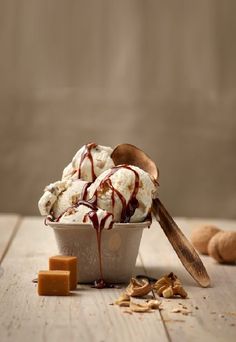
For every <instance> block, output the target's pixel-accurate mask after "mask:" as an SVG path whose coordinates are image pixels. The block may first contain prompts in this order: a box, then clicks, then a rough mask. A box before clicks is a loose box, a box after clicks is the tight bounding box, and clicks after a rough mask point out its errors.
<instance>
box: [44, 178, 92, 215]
mask: <svg viewBox="0 0 236 342" xmlns="http://www.w3.org/2000/svg"><path fill="white" fill-rule="evenodd" d="M88 185H89V183H88V182H86V181H82V180H81V179H75V180H72V179H69V180H66V181H57V182H55V183H52V184H49V185H48V186H47V187H46V188H45V190H44V194H43V196H42V197H41V198H40V200H39V203H38V207H39V211H40V213H41V215H43V216H44V215H52V216H53V219H57V218H58V217H59V216H60V215H62V214H63V213H64V212H65V211H66V210H67V209H68V208H70V207H71V206H73V205H74V204H76V203H77V202H78V201H79V200H81V199H83V197H84V195H85V194H86V188H87V186H88Z"/></svg>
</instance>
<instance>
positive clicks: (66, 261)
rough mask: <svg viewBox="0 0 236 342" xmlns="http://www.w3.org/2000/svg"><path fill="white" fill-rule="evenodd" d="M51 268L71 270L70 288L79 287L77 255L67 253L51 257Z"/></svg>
mask: <svg viewBox="0 0 236 342" xmlns="http://www.w3.org/2000/svg"><path fill="white" fill-rule="evenodd" d="M49 270H63V271H70V290H75V289H76V287H77V282H78V277H77V257H75V256H67V255H55V256H52V257H50V258H49Z"/></svg>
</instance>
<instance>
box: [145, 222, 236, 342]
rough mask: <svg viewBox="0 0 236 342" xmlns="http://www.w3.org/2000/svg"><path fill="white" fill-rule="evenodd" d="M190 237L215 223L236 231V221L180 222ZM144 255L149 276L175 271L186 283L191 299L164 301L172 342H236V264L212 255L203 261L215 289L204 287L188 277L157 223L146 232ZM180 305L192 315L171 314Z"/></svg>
mask: <svg viewBox="0 0 236 342" xmlns="http://www.w3.org/2000/svg"><path fill="white" fill-rule="evenodd" d="M177 222H178V224H179V226H180V227H181V229H182V230H183V231H184V233H185V234H186V236H187V237H189V235H190V232H191V230H192V228H193V227H194V226H195V225H197V224H200V223H210V222H211V223H213V224H216V225H218V226H219V227H220V228H222V229H227V230H235V229H236V223H235V221H219V220H217V221H214V220H186V219H179V220H177ZM140 254H141V258H142V261H143V263H144V267H145V270H146V273H147V274H148V275H150V276H153V277H156V278H159V277H160V276H161V275H163V274H166V273H169V272H171V271H173V272H174V273H175V274H177V275H178V277H179V278H180V279H181V280H182V282H183V284H184V287H185V288H186V290H187V292H188V294H189V299H185V300H181V299H168V300H167V299H162V300H163V307H164V310H162V312H161V315H162V317H163V322H164V324H165V325H166V327H167V330H168V333H169V336H170V339H171V341H200V340H201V341H208V342H209V341H214V342H215V341H222V342H223V341H227V342H228V341H235V340H236V314H235V312H236V300H235V298H236V286H235V284H236V272H235V266H233V265H219V264H217V263H216V262H215V261H214V260H213V259H212V258H210V257H208V256H204V257H202V260H203V262H204V264H205V266H206V268H207V270H208V272H209V275H210V277H211V279H212V287H211V288H207V289H204V288H200V287H198V286H197V284H196V283H195V282H194V280H193V279H192V278H191V277H190V276H189V275H188V273H187V272H186V271H185V269H184V268H183V266H182V264H181V262H180V261H179V259H178V258H177V256H176V255H175V252H174V250H173V249H172V247H171V246H170V244H169V242H168V240H167V238H166V237H165V235H164V233H163V231H162V229H161V228H160V227H159V225H158V224H157V223H154V224H153V226H152V227H151V229H150V230H149V231H145V232H144V235H143V239H142V242H141V247H140ZM179 303H181V304H183V305H186V307H187V308H188V309H190V310H191V311H192V314H189V315H188V316H184V315H182V314H181V313H171V310H172V309H173V308H176V307H179Z"/></svg>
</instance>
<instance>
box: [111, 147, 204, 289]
mask: <svg viewBox="0 0 236 342" xmlns="http://www.w3.org/2000/svg"><path fill="white" fill-rule="evenodd" d="M111 157H112V159H113V161H114V163H115V165H120V164H129V165H135V166H138V167H140V168H141V169H143V170H145V171H147V172H148V173H149V174H150V175H151V176H152V177H153V179H154V181H156V182H158V176H159V171H158V168H157V167H156V165H155V163H154V161H153V160H152V159H151V158H150V157H148V155H147V154H146V153H144V152H143V151H142V150H140V149H139V148H137V147H136V146H133V145H130V144H120V145H118V146H116V148H115V149H114V151H113V152H112V155H111ZM152 210H153V214H154V215H155V217H156V219H157V221H158V222H159V224H160V226H161V227H162V229H163V230H164V233H165V234H166V236H167V238H168V240H169V241H170V243H171V245H172V247H173V248H174V250H175V252H176V254H177V255H178V257H179V259H180V260H181V262H182V264H183V266H184V267H185V268H186V270H187V271H188V272H189V273H190V274H191V276H192V277H193V278H194V279H195V280H196V282H197V283H198V284H200V285H201V286H203V287H207V286H209V285H210V278H209V276H208V274H207V271H206V269H205V267H204V265H203V263H202V261H201V259H200V257H199V255H198V254H197V252H196V251H195V249H194V248H193V246H192V245H191V243H190V242H189V241H188V239H187V238H186V237H185V235H184V234H183V233H182V231H181V230H180V228H179V227H178V226H177V224H176V223H175V221H174V220H173V218H172V217H171V215H170V214H169V213H168V211H167V210H166V208H165V207H164V205H163V203H162V202H161V201H160V199H159V198H155V199H154V200H153V206H152Z"/></svg>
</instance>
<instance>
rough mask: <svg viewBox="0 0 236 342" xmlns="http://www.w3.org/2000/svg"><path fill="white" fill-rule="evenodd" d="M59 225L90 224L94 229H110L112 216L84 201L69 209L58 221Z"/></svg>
mask: <svg viewBox="0 0 236 342" xmlns="http://www.w3.org/2000/svg"><path fill="white" fill-rule="evenodd" d="M59 222H60V223H74V222H76V223H91V224H92V225H93V227H94V228H95V229H97V230H98V229H103V228H107V229H109V228H111V227H112V223H113V215H112V214H111V213H108V212H107V211H106V210H102V209H99V208H97V207H95V206H94V205H93V204H91V203H88V202H86V201H80V202H79V203H78V205H77V206H74V207H71V208H69V209H68V210H67V211H66V212H65V213H64V214H63V215H62V216H61V217H60V220H59Z"/></svg>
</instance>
